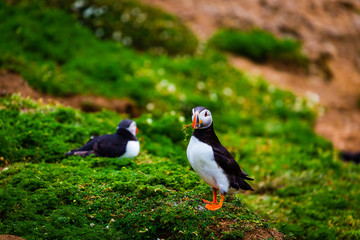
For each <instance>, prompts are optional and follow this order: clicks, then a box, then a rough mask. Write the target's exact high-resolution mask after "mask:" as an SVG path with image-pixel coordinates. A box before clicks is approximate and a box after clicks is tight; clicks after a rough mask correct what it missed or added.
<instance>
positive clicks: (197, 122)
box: [192, 112, 202, 129]
mask: <svg viewBox="0 0 360 240" xmlns="http://www.w3.org/2000/svg"><path fill="white" fill-rule="evenodd" d="M201 123H202V121H201V119H200V118H199V112H196V113H195V115H194V119H193V123H192V127H193V128H194V129H198V128H199V127H200V124H201Z"/></svg>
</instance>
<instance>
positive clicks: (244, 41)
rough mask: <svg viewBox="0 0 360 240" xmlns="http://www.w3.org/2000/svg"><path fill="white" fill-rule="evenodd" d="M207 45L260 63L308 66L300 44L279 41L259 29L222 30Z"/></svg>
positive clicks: (292, 41) (286, 40) (287, 40)
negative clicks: (270, 62) (269, 62)
mask: <svg viewBox="0 0 360 240" xmlns="http://www.w3.org/2000/svg"><path fill="white" fill-rule="evenodd" d="M209 44H210V45H211V46H214V47H217V48H219V49H221V50H225V51H229V52H232V53H235V54H239V55H242V56H245V57H248V58H250V59H252V60H254V61H256V62H260V63H263V62H268V61H273V62H280V63H285V64H293V65H297V66H301V67H307V64H308V59H307V58H306V57H305V56H304V55H303V54H302V53H301V43H300V42H298V41H295V40H292V39H287V38H285V39H279V38H277V37H275V36H274V35H272V34H271V33H269V32H266V31H264V30H260V29H254V30H251V31H238V30H234V29H222V30H220V31H218V32H217V33H215V35H214V36H213V37H212V38H211V39H210V41H209Z"/></svg>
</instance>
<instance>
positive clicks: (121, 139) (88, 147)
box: [65, 119, 140, 158]
mask: <svg viewBox="0 0 360 240" xmlns="http://www.w3.org/2000/svg"><path fill="white" fill-rule="evenodd" d="M137 133H138V129H137V127H136V123H135V122H134V121H132V120H128V119H124V120H122V121H121V122H120V123H119V125H118V127H117V129H116V133H115V134H107V135H102V136H99V137H95V138H92V139H90V140H89V141H88V142H87V143H86V144H85V145H84V146H82V147H81V148H78V149H75V150H71V151H69V152H67V153H65V155H80V156H89V155H91V154H95V156H97V157H110V158H114V157H119V158H123V157H136V156H137V155H138V154H139V152H140V144H139V141H138V140H137V138H136V134H137Z"/></svg>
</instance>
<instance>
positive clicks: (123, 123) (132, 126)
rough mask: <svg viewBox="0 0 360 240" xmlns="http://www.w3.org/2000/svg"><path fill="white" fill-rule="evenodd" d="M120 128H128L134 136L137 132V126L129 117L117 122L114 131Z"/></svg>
mask: <svg viewBox="0 0 360 240" xmlns="http://www.w3.org/2000/svg"><path fill="white" fill-rule="evenodd" d="M121 128H123V129H126V130H128V131H129V132H131V133H132V135H134V136H136V134H137V133H138V132H139V131H138V128H137V127H136V123H135V122H134V121H132V120H129V119H124V120H122V121H121V122H120V123H119V125H118V127H117V129H116V133H118V132H119V130H120V129H121Z"/></svg>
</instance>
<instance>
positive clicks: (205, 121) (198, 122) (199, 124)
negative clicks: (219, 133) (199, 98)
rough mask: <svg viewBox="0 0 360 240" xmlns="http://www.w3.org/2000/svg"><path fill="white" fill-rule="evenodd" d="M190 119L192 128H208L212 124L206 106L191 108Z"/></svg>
mask: <svg viewBox="0 0 360 240" xmlns="http://www.w3.org/2000/svg"><path fill="white" fill-rule="evenodd" d="M192 121H193V123H192V127H193V128H194V129H204V128H208V127H210V126H211V124H212V117H211V112H210V111H209V109H207V108H206V107H201V106H199V107H195V108H193V109H192Z"/></svg>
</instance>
